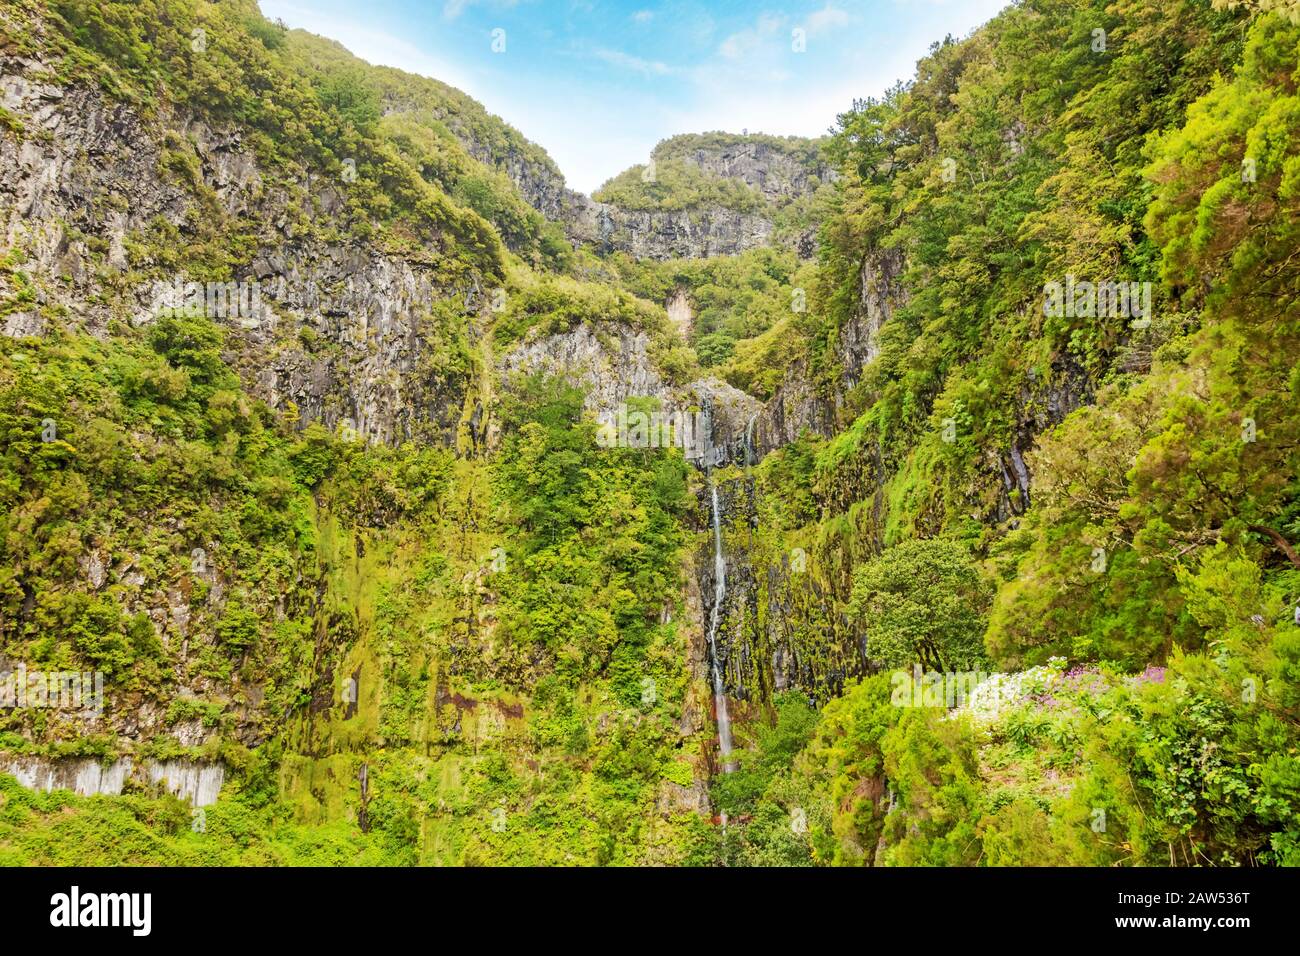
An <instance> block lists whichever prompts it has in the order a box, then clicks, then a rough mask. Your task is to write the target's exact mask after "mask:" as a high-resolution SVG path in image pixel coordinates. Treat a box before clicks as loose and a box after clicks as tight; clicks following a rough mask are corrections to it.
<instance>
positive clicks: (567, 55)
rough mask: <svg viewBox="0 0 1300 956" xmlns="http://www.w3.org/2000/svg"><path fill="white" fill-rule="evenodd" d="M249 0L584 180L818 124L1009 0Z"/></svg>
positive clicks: (808, 132)
mask: <svg viewBox="0 0 1300 956" xmlns="http://www.w3.org/2000/svg"><path fill="white" fill-rule="evenodd" d="M260 2H261V6H262V12H263V13H264V14H265V15H266V16H268V17H272V18H276V17H278V18H280V19H283V20H284V21H285V23H287V24H288V25H289V26H291V27H302V28H303V29H306V30H310V31H312V32H313V33H319V34H321V35H323V36H327V37H330V38H331V39H334V40H338V41H339V42H341V43H342V44H343V45H344V46H346V47H347V48H348V49H350V50H351V51H352V52H353V53H355V54H357V55H358V56H360V57H362V58H363V59H366V60H369V61H370V62H372V63H381V64H385V65H388V66H396V67H400V68H401V69H404V70H409V71H410V72H413V73H422V74H425V75H427V76H434V77H437V78H438V79H440V80H442V81H443V82H445V83H449V84H451V85H452V86H456V87H458V88H460V89H462V90H464V91H465V92H467V93H469V94H470V95H471V96H473V97H474V98H475V99H477V100H479V101H480V102H481V103H483V104H484V106H486V107H487V108H488V110H490V111H491V112H493V113H496V114H497V115H498V116H501V117H503V118H504V119H505V120H506V121H508V122H509V123H511V124H512V125H513V126H515V127H517V128H518V129H519V130H521V131H522V132H523V133H524V134H525V135H526V136H527V137H528V138H529V139H531V140H533V141H534V142H537V143H539V144H541V145H542V146H543V147H544V148H545V149H546V150H547V152H549V153H550V154H551V156H552V157H554V159H555V161H556V162H557V163H558V164H559V166H560V169H562V170H563V171H564V174H565V177H566V179H567V180H568V182H569V185H570V186H572V187H573V188H575V189H579V190H581V191H583V192H591V191H592V190H593V189H595V188H597V187H598V186H599V185H600V184H601V183H603V182H604V181H605V180H606V179H608V178H609V177H610V176H613V175H614V174H616V173H618V172H619V171H621V170H623V169H626V168H627V167H628V166H631V165H633V164H634V163H639V162H644V161H645V159H646V157H647V156H648V155H649V153H650V150H651V149H652V148H653V147H654V145H655V143H657V142H659V140H661V139H664V138H666V137H668V136H672V135H674V134H676V133H698V132H706V131H709V130H718V129H721V130H728V131H732V132H739V131H741V130H746V129H747V130H749V131H750V132H765V133H775V134H781V135H788V134H797V135H801V136H818V135H821V134H822V133H824V132H826V130H827V128H828V127H829V126H831V124H832V123H834V121H835V116H836V114H837V113H840V112H843V111H844V110H846V109H847V108H848V107H849V105H850V104H851V103H852V101H853V98H854V97H855V96H860V97H864V96H872V95H879V94H880V93H881V92H882V91H883V90H884V89H885V88H887V87H888V86H889V85H891V84H892V83H893V82H894V81H895V80H897V79H905V78H907V77H910V76H911V74H912V68H913V66H914V64H915V62H916V60H917V59H918V58H919V57H921V56H923V55H924V54H925V52H926V50H927V49H928V48H929V45H930V43H931V42H932V41H934V40H938V39H941V38H942V37H943V36H944V34H946V33H951V34H953V35H954V36H958V37H960V36H964V35H965V34H967V33H969V32H970V31H971V30H972V29H974V28H975V27H977V26H978V25H979V24H981V23H983V22H984V21H985V20H987V19H988V18H989V17H991V16H993V14H995V13H996V12H997V11H998V10H999V9H1000V8H1001V7H1003V6H1005V5H1006V2H1007V0H775V2H772V3H767V2H764V0H756V2H753V0H751V2H746V0H718V2H707V3H706V2H698V0H633V2H594V0H593V2H588V0H362V2H358V0H260ZM496 30H502V31H504V34H496V37H497V38H498V43H497V46H498V47H500V46H501V45H502V44H501V43H500V42H499V41H500V39H501V38H502V37H503V38H504V50H503V51H501V52H494V51H493V39H494V32H493V31H496ZM795 30H801V31H803V33H802V36H803V43H804V50H803V51H802V52H796V51H795V49H794V46H795V45H796V34H795V32H794V31H795Z"/></svg>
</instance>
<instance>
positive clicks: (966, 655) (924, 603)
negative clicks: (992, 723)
mask: <svg viewBox="0 0 1300 956" xmlns="http://www.w3.org/2000/svg"><path fill="white" fill-rule="evenodd" d="M991 597H992V589H991V588H990V586H989V584H988V583H987V582H986V581H985V579H984V577H983V575H982V574H981V572H980V570H979V568H978V567H977V566H976V565H975V564H974V563H973V562H972V560H971V557H970V554H969V552H967V550H966V548H965V546H963V545H962V544H960V543H958V542H956V541H951V540H946V539H941V538H940V539H931V540H922V541H906V542H904V543H902V544H899V545H896V546H895V547H892V548H890V549H889V550H887V551H885V552H884V553H883V554H881V555H880V556H879V557H876V558H873V559H872V560H871V561H868V562H867V563H866V564H865V565H863V566H862V567H861V568H859V569H858V570H857V572H856V574H855V575H854V581H853V598H852V601H851V602H850V604H849V614H850V616H851V617H853V618H856V619H858V620H860V621H861V622H862V623H863V624H864V625H865V628H866V636H867V656H869V657H871V658H872V659H873V660H876V661H879V662H881V663H882V664H883V665H884V666H885V667H906V666H908V665H910V664H914V663H919V664H922V665H923V666H925V667H927V668H930V669H933V670H967V669H971V668H974V667H976V666H978V665H980V664H982V663H983V662H984V648H983V645H982V643H981V638H982V635H983V633H984V624H983V621H982V618H983V615H984V612H985V610H986V609H987V608H988V605H989V601H990V599H991Z"/></svg>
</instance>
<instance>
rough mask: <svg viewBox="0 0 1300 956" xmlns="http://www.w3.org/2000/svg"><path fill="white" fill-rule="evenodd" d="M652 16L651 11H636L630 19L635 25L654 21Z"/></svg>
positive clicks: (652, 12)
mask: <svg viewBox="0 0 1300 956" xmlns="http://www.w3.org/2000/svg"><path fill="white" fill-rule="evenodd" d="M654 16H655V15H654V11H653V10H638V11H637V12H636V13H634V14H632V19H633V20H635V21H636V22H637V23H649V22H650V21H651V20H653V19H654Z"/></svg>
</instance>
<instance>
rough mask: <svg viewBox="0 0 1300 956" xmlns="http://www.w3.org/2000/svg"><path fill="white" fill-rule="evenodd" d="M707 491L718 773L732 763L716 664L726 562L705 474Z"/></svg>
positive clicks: (718, 513)
mask: <svg viewBox="0 0 1300 956" xmlns="http://www.w3.org/2000/svg"><path fill="white" fill-rule="evenodd" d="M709 493H710V495H711V497H712V501H713V610H712V611H711V612H710V614H709V658H710V659H711V661H712V664H713V705H714V709H715V710H717V712H718V746H719V747H720V748H721V750H722V772H723V773H731V771H733V770H735V769H736V762H735V761H734V760H732V759H731V718H730V717H729V716H728V714H727V695H726V694H725V693H724V692H723V689H722V668H721V666H719V664H718V621H719V619H720V618H721V617H722V602H723V601H724V600H725V599H726V597H727V562H726V559H724V558H723V556H722V509H721V507H720V506H719V505H718V486H717V485H716V484H714V483H713V476H712V475H710V476H709Z"/></svg>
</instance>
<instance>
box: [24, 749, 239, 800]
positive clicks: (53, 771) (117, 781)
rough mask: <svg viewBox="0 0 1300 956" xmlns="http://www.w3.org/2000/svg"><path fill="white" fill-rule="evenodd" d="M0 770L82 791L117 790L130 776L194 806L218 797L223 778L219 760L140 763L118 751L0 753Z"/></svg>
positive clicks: (48, 786)
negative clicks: (104, 754) (95, 755)
mask: <svg viewBox="0 0 1300 956" xmlns="http://www.w3.org/2000/svg"><path fill="white" fill-rule="evenodd" d="M0 773H8V774H12V775H13V776H14V779H16V780H17V781H18V782H19V783H20V784H21V785H22V786H24V787H26V788H27V789H29V790H43V791H45V792H46V793H49V792H50V791H52V790H71V791H72V792H73V793H76V794H78V795H80V796H83V797H91V796H95V795H97V794H107V795H112V796H115V795H117V794H120V793H121V792H122V791H123V789H124V788H125V787H126V785H127V783H128V782H129V781H133V782H134V783H135V784H137V785H142V786H143V785H152V786H155V787H159V788H161V789H164V790H166V791H167V792H168V793H170V794H172V796H175V797H179V798H180V799H182V800H184V801H186V802H187V803H189V804H191V805H192V806H194V807H206V806H209V805H211V804H213V803H216V802H217V797H218V796H219V795H220V793H221V786H222V784H223V783H224V782H225V779H226V771H225V768H224V767H223V766H222V765H221V764H219V763H198V762H195V761H190V760H168V761H163V762H160V761H156V760H146V761H142V762H140V763H136V762H134V761H132V760H131V759H130V758H129V757H122V758H119V759H117V760H114V761H112V762H111V763H104V762H103V761H102V760H99V759H92V758H68V759H51V758H48V757H36V756H28V755H16V756H0Z"/></svg>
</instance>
